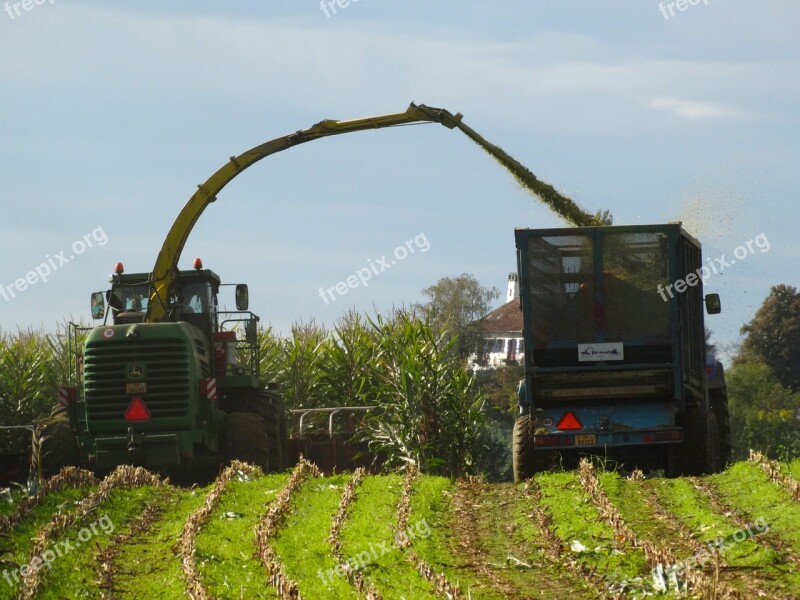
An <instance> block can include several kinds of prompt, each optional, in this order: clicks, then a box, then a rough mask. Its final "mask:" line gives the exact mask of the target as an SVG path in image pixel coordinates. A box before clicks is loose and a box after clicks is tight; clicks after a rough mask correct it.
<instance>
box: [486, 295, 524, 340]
mask: <svg viewBox="0 0 800 600" xmlns="http://www.w3.org/2000/svg"><path fill="white" fill-rule="evenodd" d="M483 330H484V331H485V332H486V333H497V332H504V331H514V332H520V333H521V332H522V309H520V307H519V298H515V299H514V300H512V301H511V302H507V303H506V304H504V305H503V306H501V307H500V308H498V309H495V310H493V311H492V312H490V313H489V314H488V315H486V316H485V317H484V318H483Z"/></svg>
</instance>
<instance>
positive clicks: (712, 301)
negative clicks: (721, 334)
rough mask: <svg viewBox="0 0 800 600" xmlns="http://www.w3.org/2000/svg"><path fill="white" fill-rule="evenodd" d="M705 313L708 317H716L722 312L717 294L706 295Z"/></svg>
mask: <svg viewBox="0 0 800 600" xmlns="http://www.w3.org/2000/svg"><path fill="white" fill-rule="evenodd" d="M705 301H706V311H707V312H708V314H710V315H718V314H719V313H721V312H722V302H721V301H720V299H719V294H706V298H705Z"/></svg>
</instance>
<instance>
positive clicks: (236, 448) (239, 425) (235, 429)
mask: <svg viewBox="0 0 800 600" xmlns="http://www.w3.org/2000/svg"><path fill="white" fill-rule="evenodd" d="M225 440H226V446H227V458H228V461H232V460H241V461H243V462H246V463H249V464H251V465H255V466H257V467H261V469H263V470H264V471H266V470H267V469H268V468H269V439H268V435H267V428H266V426H265V423H264V419H263V418H262V417H261V416H260V415H257V414H255V413H248V412H232V413H228V414H227V415H225Z"/></svg>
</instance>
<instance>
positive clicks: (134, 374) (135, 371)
mask: <svg viewBox="0 0 800 600" xmlns="http://www.w3.org/2000/svg"><path fill="white" fill-rule="evenodd" d="M128 377H129V378H130V379H141V378H142V377H144V369H142V367H141V366H140V365H130V366H129V367H128Z"/></svg>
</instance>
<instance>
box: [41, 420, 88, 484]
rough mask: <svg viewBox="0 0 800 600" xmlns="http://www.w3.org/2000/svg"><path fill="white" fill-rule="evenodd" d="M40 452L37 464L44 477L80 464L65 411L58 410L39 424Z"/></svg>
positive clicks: (79, 455) (76, 446)
mask: <svg viewBox="0 0 800 600" xmlns="http://www.w3.org/2000/svg"><path fill="white" fill-rule="evenodd" d="M40 424H41V426H42V429H41V434H40V435H41V440H42V442H41V450H40V455H39V463H40V464H41V466H42V473H43V474H44V475H45V477H50V476H52V475H55V474H57V473H58V472H59V471H60V470H61V469H62V468H63V467H74V466H78V465H80V463H81V453H80V450H79V449H78V440H77V439H76V437H75V434H74V433H73V432H72V429H71V428H70V426H69V416H68V415H67V411H66V409H63V408H61V409H58V410H56V411H54V412H53V414H52V415H51V416H49V417H47V418H46V419H43V420H42V421H41V422H40Z"/></svg>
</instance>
